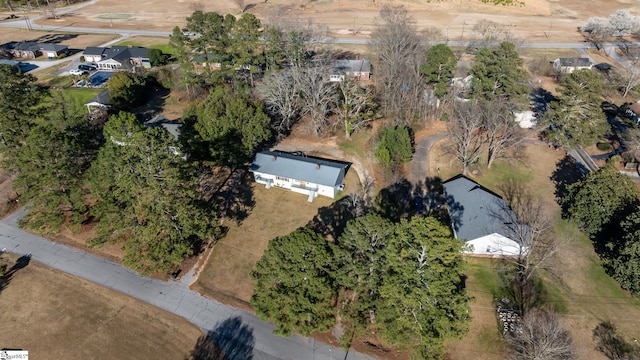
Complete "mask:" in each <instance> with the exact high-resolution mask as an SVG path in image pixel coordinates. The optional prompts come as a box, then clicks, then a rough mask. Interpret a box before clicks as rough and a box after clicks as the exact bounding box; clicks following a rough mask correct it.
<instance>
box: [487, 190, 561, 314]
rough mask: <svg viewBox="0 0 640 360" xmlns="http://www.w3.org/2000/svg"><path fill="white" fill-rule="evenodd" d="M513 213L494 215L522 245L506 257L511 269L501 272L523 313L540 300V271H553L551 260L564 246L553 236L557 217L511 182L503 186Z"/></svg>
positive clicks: (509, 236) (512, 237)
mask: <svg viewBox="0 0 640 360" xmlns="http://www.w3.org/2000/svg"><path fill="white" fill-rule="evenodd" d="M499 189H500V191H501V192H502V194H503V196H504V199H505V202H506V203H507V205H508V206H509V209H511V210H512V211H508V210H509V209H503V210H506V211H499V212H497V213H496V214H492V215H493V216H496V217H498V218H499V220H500V221H501V222H502V223H503V224H504V228H505V229H504V230H505V231H506V233H507V234H508V236H507V237H508V238H510V239H512V240H514V241H515V242H517V243H518V244H519V245H520V251H519V253H518V254H515V255H514V256H510V257H506V258H505V262H506V263H507V266H506V267H505V268H504V269H501V271H502V272H503V275H504V277H505V278H506V279H507V280H508V281H509V282H510V285H511V287H512V290H513V292H514V294H513V295H514V298H515V299H514V300H515V303H516V305H517V307H518V308H519V310H521V311H523V312H526V311H527V310H529V309H530V308H532V307H533V306H535V303H536V302H537V300H538V295H540V294H538V293H537V292H536V291H537V290H536V288H535V284H534V283H533V280H534V278H535V277H536V276H538V275H539V271H540V270H551V269H550V261H549V260H550V259H551V258H552V257H553V256H554V255H555V254H556V253H557V252H558V250H559V249H560V248H561V246H562V245H563V242H562V241H560V240H559V239H558V238H557V237H556V236H555V234H554V232H553V225H554V224H553V220H552V219H553V217H552V215H551V214H550V212H549V211H548V210H547V209H548V208H547V206H545V204H544V203H543V202H542V201H541V200H540V199H539V198H538V197H535V196H533V195H532V194H531V193H530V192H528V191H526V190H525V188H524V187H523V185H522V183H520V182H517V181H513V180H512V181H507V182H505V183H502V184H500V186H499Z"/></svg>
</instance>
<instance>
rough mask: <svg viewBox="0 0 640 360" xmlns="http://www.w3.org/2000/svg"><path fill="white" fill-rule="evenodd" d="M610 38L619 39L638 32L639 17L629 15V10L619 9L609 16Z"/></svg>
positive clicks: (639, 26) (639, 25) (639, 28)
mask: <svg viewBox="0 0 640 360" xmlns="http://www.w3.org/2000/svg"><path fill="white" fill-rule="evenodd" d="M609 29H610V31H611V36H613V37H616V38H621V37H623V36H629V35H631V34H633V33H635V32H637V31H638V30H640V16H634V15H631V13H630V12H629V10H626V9H620V10H617V11H616V12H614V13H613V14H611V15H609Z"/></svg>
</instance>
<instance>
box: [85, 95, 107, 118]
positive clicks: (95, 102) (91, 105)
mask: <svg viewBox="0 0 640 360" xmlns="http://www.w3.org/2000/svg"><path fill="white" fill-rule="evenodd" d="M84 105H85V106H86V107H87V110H88V111H89V113H92V112H93V111H94V110H96V109H102V110H108V109H109V108H111V95H110V94H109V89H104V90H102V91H101V92H100V93H99V94H98V95H96V96H95V97H94V98H93V99H91V101H89V102H88V103H86V104H84Z"/></svg>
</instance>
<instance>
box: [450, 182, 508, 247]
mask: <svg viewBox="0 0 640 360" xmlns="http://www.w3.org/2000/svg"><path fill="white" fill-rule="evenodd" d="M442 185H443V187H444V192H445V196H446V199H447V206H448V208H449V217H450V218H451V224H452V226H453V230H454V232H455V235H456V238H458V239H465V240H475V239H477V238H480V237H483V236H486V235H490V234H493V233H498V234H500V235H502V236H505V237H507V238H512V237H513V233H512V232H511V231H510V230H509V228H513V226H512V224H511V223H510V222H509V221H514V220H516V216H515V214H514V213H513V211H511V209H509V206H508V205H507V203H506V202H505V201H504V200H502V198H501V197H500V196H498V195H496V194H495V193H493V192H491V191H490V190H488V189H486V188H484V187H483V186H482V185H480V184H478V183H476V182H475V181H473V180H471V179H469V178H468V177H466V176H464V175H458V176H455V177H453V178H451V179H449V180H447V181H445V182H444V183H443V184H442Z"/></svg>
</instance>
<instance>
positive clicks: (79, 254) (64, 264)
mask: <svg viewBox="0 0 640 360" xmlns="http://www.w3.org/2000/svg"><path fill="white" fill-rule="evenodd" d="M23 214H24V213H23V212H16V213H15V214H13V215H11V216H10V217H8V218H6V219H4V220H2V221H0V248H7V251H9V252H11V253H14V254H18V255H27V254H31V258H32V259H33V260H35V261H38V262H41V263H43V264H45V265H47V266H50V267H52V268H55V269H58V270H61V271H64V272H66V273H69V274H72V275H75V276H78V277H80V278H83V279H86V280H89V281H91V282H94V283H96V284H98V285H102V286H105V287H107V288H109V289H112V290H115V291H118V292H121V293H124V294H127V295H130V296H132V297H134V298H136V299H139V300H141V301H144V302H146V303H149V304H152V305H155V306H157V307H159V308H162V309H165V310H167V311H169V312H172V313H174V314H176V315H179V316H181V317H183V318H185V319H187V320H189V321H190V322H192V323H193V324H195V325H197V326H199V327H200V328H202V329H203V330H204V331H212V332H214V337H216V338H218V339H221V338H222V342H224V343H225V347H223V348H226V349H229V350H232V351H233V352H234V353H235V354H236V356H231V357H230V360H245V359H246V358H247V357H248V356H247V354H252V355H253V357H252V359H253V360H273V359H305V360H306V359H309V360H311V359H318V360H337V359H340V360H342V359H348V360H365V359H374V358H373V357H369V356H366V355H363V354H360V353H357V352H355V351H350V352H349V354H348V355H347V354H345V352H344V351H343V350H341V349H339V348H334V347H331V346H329V345H327V344H324V343H319V342H315V340H314V339H306V338H303V337H300V336H292V337H289V338H281V337H278V336H275V335H272V333H271V332H272V331H273V329H274V327H273V326H272V325H271V324H268V323H265V322H263V321H261V320H260V319H258V318H257V317H256V316H255V315H253V314H251V313H249V312H247V311H244V310H239V309H235V308H233V307H231V306H227V305H224V304H221V303H219V302H217V301H215V300H212V299H208V298H205V297H203V296H201V295H200V294H198V293H197V292H195V291H193V290H190V289H188V288H187V287H185V286H184V285H182V284H180V283H179V282H164V281H160V280H156V279H152V278H149V277H144V276H140V275H138V274H137V273H135V272H133V271H131V270H129V269H127V268H125V267H123V266H122V265H119V264H117V263H115V262H113V261H110V260H107V259H103V258H100V257H96V256H93V255H90V254H87V253H86V252H84V251H80V250H77V249H73V248H70V247H67V246H65V245H62V244H59V243H55V242H52V241H50V240H48V239H45V238H42V237H39V236H36V235H33V234H30V233H27V232H25V231H22V230H21V229H19V228H18V227H17V226H16V221H17V219H18V218H19V217H20V216H22V215H23ZM225 321H229V322H227V324H229V323H231V324H234V327H233V328H232V329H229V328H224V329H220V327H219V326H220V325H221V324H223V322H225ZM238 322H241V323H242V324H243V325H244V326H246V328H245V330H244V331H243V332H242V334H243V336H242V338H241V339H237V338H234V334H237V332H238V331H237V329H238V328H239V326H240V324H239V323H238ZM251 337H253V342H252V341H247V338H251Z"/></svg>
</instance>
